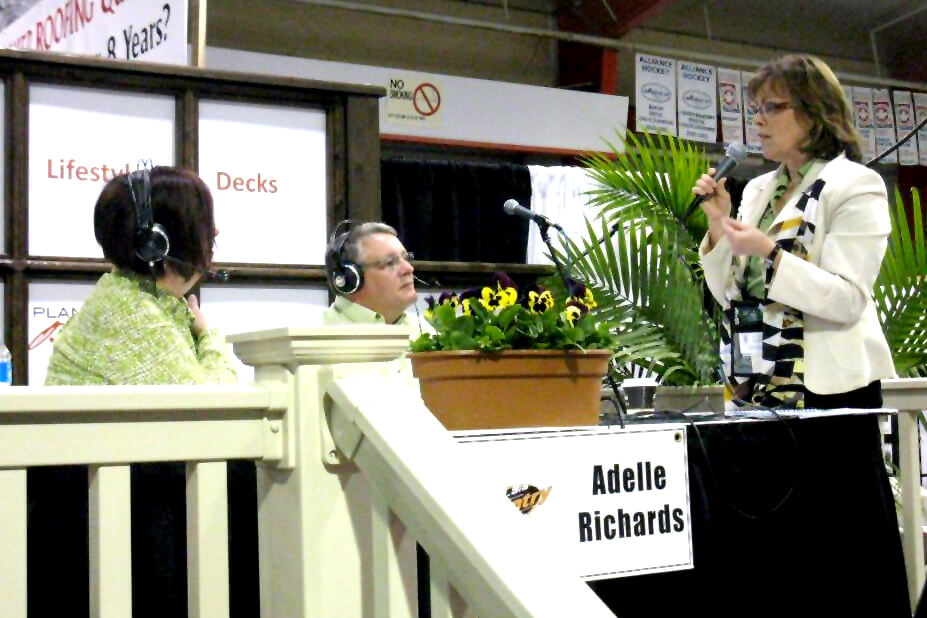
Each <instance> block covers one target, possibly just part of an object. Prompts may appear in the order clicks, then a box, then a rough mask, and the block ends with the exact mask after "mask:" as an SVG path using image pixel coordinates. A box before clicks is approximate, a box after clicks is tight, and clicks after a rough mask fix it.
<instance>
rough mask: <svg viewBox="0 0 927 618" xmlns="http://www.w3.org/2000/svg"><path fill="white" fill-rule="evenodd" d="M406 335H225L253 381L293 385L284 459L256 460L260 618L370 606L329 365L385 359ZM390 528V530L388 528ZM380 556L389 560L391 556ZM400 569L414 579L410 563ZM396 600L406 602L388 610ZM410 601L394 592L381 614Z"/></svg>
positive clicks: (366, 541) (352, 482) (363, 539)
mask: <svg viewBox="0 0 927 618" xmlns="http://www.w3.org/2000/svg"><path fill="white" fill-rule="evenodd" d="M408 337H409V333H408V330H407V329H405V328H402V327H386V326H357V327H341V328H339V327H327V328H307V329H276V330H273V331H266V332H259V333H244V334H241V335H234V336H231V337H229V340H230V341H232V343H233V345H234V350H235V354H236V355H237V356H238V357H239V358H240V359H242V361H244V362H245V363H247V364H249V365H252V366H254V367H255V380H256V381H258V382H286V383H289V384H290V385H291V388H292V392H293V406H292V407H291V408H290V409H291V413H290V414H288V417H287V418H286V419H285V420H284V422H285V423H286V425H287V426H286V434H285V435H286V436H287V437H288V442H287V444H286V445H285V448H284V451H285V452H284V456H283V459H282V460H281V462H280V463H275V464H271V465H258V469H257V476H258V502H259V505H258V539H259V552H260V560H261V565H260V572H261V615H262V616H263V617H264V618H271V617H273V618H279V617H280V616H286V617H287V618H309V617H312V618H352V617H355V616H356V617H358V618H359V617H360V616H371V615H375V614H374V601H373V597H374V583H373V580H372V578H371V574H372V573H373V560H374V558H373V554H374V551H375V550H374V541H373V533H372V526H373V523H372V517H373V516H372V512H371V494H370V487H369V486H368V484H367V482H366V480H365V479H364V477H363V475H361V474H360V473H359V472H358V470H357V468H356V467H355V466H354V465H353V464H351V463H347V464H342V463H340V461H341V458H340V457H339V456H338V453H336V452H331V451H332V449H333V446H329V445H333V443H332V442H331V439H330V437H329V436H328V420H327V416H326V400H325V392H326V390H327V388H328V385H329V384H330V383H331V381H332V372H331V369H330V367H328V365H331V364H334V363H366V362H373V361H389V360H393V359H395V358H397V357H399V356H400V355H401V354H402V353H403V352H404V351H405V350H406V349H407V347H408ZM381 515H382V514H381ZM385 516H386V519H387V522H388V524H392V523H393V521H395V518H392V517H389V515H388V510H387V512H386V515H385ZM397 523H398V522H397ZM403 530H404V528H403ZM390 532H391V534H392V535H393V537H392V538H395V535H396V534H397V531H395V530H391V531H390ZM403 542H404V544H405V546H407V547H408V549H409V550H410V551H408V552H406V553H408V554H410V555H411V556H413V560H414V541H413V540H412V539H411V538H408V537H406V538H405V539H403ZM386 550H387V551H388V552H395V544H394V542H392V541H388V542H387V543H386ZM387 562H388V563H391V564H395V558H390V559H389V560H387ZM405 566H408V565H405ZM392 568H393V567H392V566H390V570H391V573H390V576H389V577H388V578H387V580H388V581H389V582H390V583H389V585H391V586H401V585H403V581H394V580H395V579H399V578H393V576H392ZM406 571H408V572H410V575H409V576H410V577H411V578H412V582H411V584H409V585H410V586H411V587H413V588H414V577H415V569H414V562H412V568H410V569H406ZM407 579H408V577H407ZM405 583H408V581H406V582H405ZM400 601H401V603H402V604H405V606H406V607H405V611H398V610H397V608H396V606H397V604H399V602H400ZM415 603H416V598H415V595H414V594H412V595H409V594H408V593H407V591H405V590H403V591H402V592H400V593H394V594H392V595H390V606H391V607H390V614H389V615H390V616H391V617H392V618H402V617H403V616H404V615H406V616H412V615H414V614H415V613H416V609H417V608H416V607H415Z"/></svg>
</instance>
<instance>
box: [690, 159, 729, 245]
mask: <svg viewBox="0 0 927 618" xmlns="http://www.w3.org/2000/svg"><path fill="white" fill-rule="evenodd" d="M715 172H716V170H715V168H713V167H711V168H708V173H707V174H702V175H701V177H699V179H698V180H696V181H695V186H694V187H692V193H694V194H695V195H702V196H704V199H703V200H702V203H701V207H702V212H704V213H705V216H706V217H708V248H709V249H711V248H712V247H714V246H715V245H716V244H718V241H719V240H721V237H722V236H724V231H723V230H722V229H721V220H722V219H724V218H726V217H729V216H730V215H731V194H730V193H728V192H727V189H726V188H725V184H726V183H727V178H723V179H721V182H715V179H714V175H715Z"/></svg>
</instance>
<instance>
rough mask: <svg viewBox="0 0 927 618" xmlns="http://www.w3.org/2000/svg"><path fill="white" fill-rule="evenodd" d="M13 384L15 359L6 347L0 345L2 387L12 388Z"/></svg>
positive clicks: (0, 378) (0, 383) (0, 382)
mask: <svg viewBox="0 0 927 618" xmlns="http://www.w3.org/2000/svg"><path fill="white" fill-rule="evenodd" d="M12 383H13V357H12V356H11V355H10V351H9V350H7V349H6V346H5V345H4V344H2V343H0V386H10V385H11V384H12Z"/></svg>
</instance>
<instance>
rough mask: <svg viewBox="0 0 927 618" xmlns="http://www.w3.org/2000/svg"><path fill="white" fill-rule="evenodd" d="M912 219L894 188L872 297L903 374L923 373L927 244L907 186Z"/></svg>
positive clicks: (915, 197)
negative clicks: (885, 246) (887, 232)
mask: <svg viewBox="0 0 927 618" xmlns="http://www.w3.org/2000/svg"><path fill="white" fill-rule="evenodd" d="M911 198H912V203H913V208H912V220H911V221H910V223H909V221H908V216H907V215H906V213H905V207H904V203H903V202H902V199H901V194H900V192H899V191H898V189H897V188H896V189H895V205H894V208H893V209H892V210H891V215H892V231H891V235H890V236H889V240H888V249H887V251H886V253H885V259H884V260H883V261H882V269H881V270H880V271H879V278H878V279H877V280H876V285H875V289H874V290H873V298H874V300H875V304H876V308H877V309H878V312H879V319H880V320H881V321H882V329H883V331H884V332H885V338H886V339H887V340H888V345H889V347H890V348H891V350H892V359H893V360H894V361H895V371H897V372H898V375H899V376H901V377H909V378H913V377H927V248H925V246H924V220H923V215H922V210H921V200H920V195H919V193H918V192H917V190H916V189H912V190H911Z"/></svg>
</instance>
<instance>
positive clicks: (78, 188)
mask: <svg viewBox="0 0 927 618" xmlns="http://www.w3.org/2000/svg"><path fill="white" fill-rule="evenodd" d="M29 99H30V100H29V254H30V255H40V256H62V257H91V258H93V257H103V252H102V250H101V249H100V247H99V245H97V242H96V239H95V238H94V235H93V208H94V205H95V204H96V201H97V197H98V196H99V195H100V191H101V190H102V189H103V185H105V184H106V182H107V181H109V180H111V179H112V178H114V177H115V176H117V175H118V174H121V173H124V172H131V171H133V170H135V169H136V168H137V167H138V166H139V164H140V163H143V162H150V163H151V164H152V165H173V163H174V117H175V115H176V113H175V105H174V97H171V96H159V95H153V94H132V93H124V92H114V91H104V90H94V89H90V88H73V87H68V86H52V85H48V86H43V85H32V86H31V87H30V97H29Z"/></svg>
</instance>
